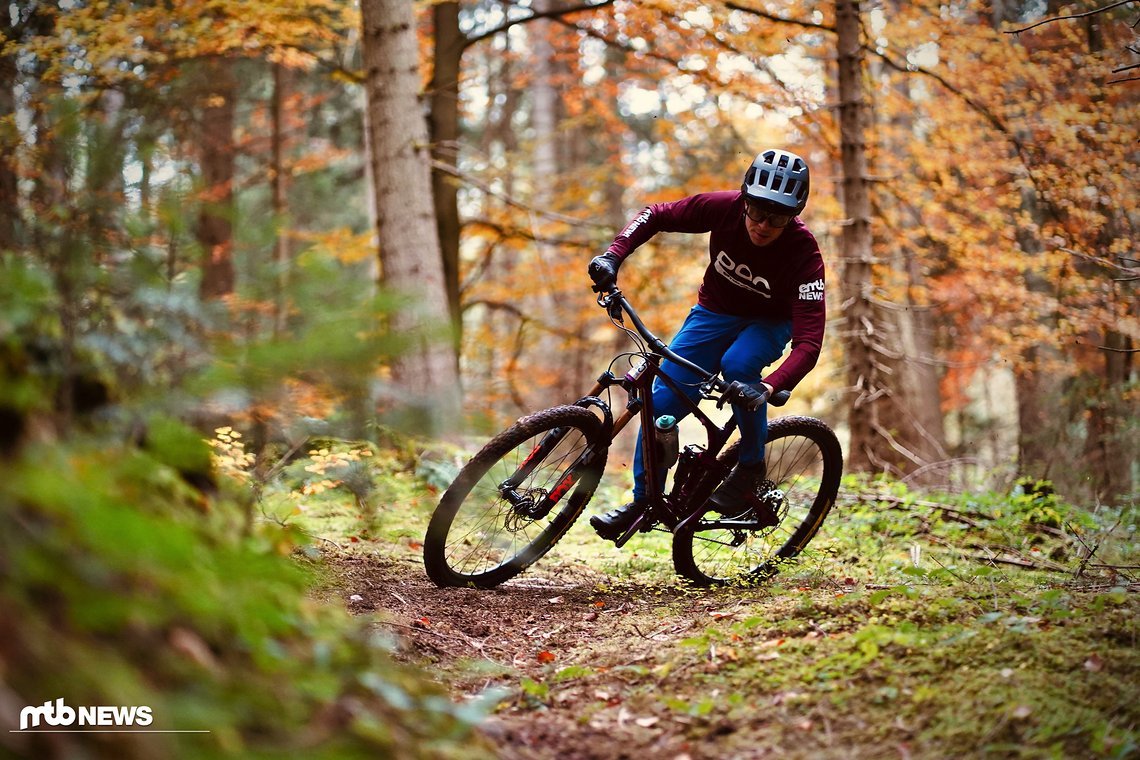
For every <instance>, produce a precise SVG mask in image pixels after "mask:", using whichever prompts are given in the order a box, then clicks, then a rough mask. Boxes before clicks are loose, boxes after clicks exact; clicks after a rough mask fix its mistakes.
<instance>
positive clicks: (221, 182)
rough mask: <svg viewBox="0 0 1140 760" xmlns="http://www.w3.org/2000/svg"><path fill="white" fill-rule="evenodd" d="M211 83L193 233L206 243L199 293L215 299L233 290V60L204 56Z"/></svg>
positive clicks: (200, 142) (204, 112)
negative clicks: (200, 190)
mask: <svg viewBox="0 0 1140 760" xmlns="http://www.w3.org/2000/svg"><path fill="white" fill-rule="evenodd" d="M203 75H204V77H205V81H207V82H209V83H210V88H209V90H208V94H207V96H206V104H205V106H204V107H203V110H202V131H201V133H200V135H199V138H198V145H199V146H200V148H201V150H202V159H201V160H202V185H203V188H202V190H203V199H202V207H201V209H200V211H199V212H198V224H197V227H196V228H195V236H196V237H197V239H198V244H199V245H200V246H201V248H202V281H201V283H199V287H198V290H199V293H200V294H201V296H202V298H204V299H215V298H219V297H221V296H224V295H227V294H229V293H232V292H233V291H234V284H235V279H236V277H235V274H234V259H233V253H234V252H233V248H234V239H233V224H232V222H231V214H232V212H233V184H234V156H235V154H236V150H235V146H234V107H235V104H236V100H237V79H236V78H235V77H234V72H233V63H232V62H231V61H228V60H226V59H224V58H214V59H211V60H209V61H207V62H206V64H205V71H204V72H203Z"/></svg>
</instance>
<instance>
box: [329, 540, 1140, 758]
mask: <svg viewBox="0 0 1140 760" xmlns="http://www.w3.org/2000/svg"><path fill="white" fill-rule="evenodd" d="M574 536H577V537H578V538H577V544H578V547H579V548H578V549H577V550H576V548H575V547H574V546H573V545H574V544H575V539H574V538H573V537H574ZM356 540H357V539H353V542H352V543H344V544H339V545H338V546H339V548H335V549H332V550H331V551H328V552H326V564H327V566H328V568H329V570H330V571H331V572H330V580H331V583H332V587H331V588H330V589H328V592H329V593H331V594H333V595H334V596H338V597H340V598H342V599H343V600H344V603H345V604H346V605H347V607H348V609H349V610H350V611H352V612H353V613H355V614H357V615H361V616H371V619H372V620H373V621H374V625H375V626H376V627H377V629H378V630H379V631H382V632H383V633H384V634H385V635H388V636H390V637H391V638H392V640H393V642H394V646H395V647H396V650H397V652H398V656H399V657H400V658H401V659H404V660H406V661H409V662H413V663H415V664H418V665H421V666H424V667H425V668H426V669H427V670H428V672H429V673H432V674H433V675H434V676H435V677H436V678H437V679H438V680H439V682H440V683H442V684H445V685H446V686H447V688H448V689H449V690H450V692H451V694H452V696H453V697H454V698H455V699H456V700H467V699H483V700H486V701H487V703H488V704H491V705H496V706H495V707H494V709H493V711H491V712H490V714H489V716H488V718H487V719H486V720H485V721H484V723H483V724H482V726H481V728H480V731H479V733H480V734H481V735H482V737H484V738H485V739H486V741H487V742H489V744H490V745H491V750H490V752H491V754H492V755H493V756H495V757H501V758H601V759H608V758H632V757H639V756H642V757H644V756H654V757H661V758H675V759H677V760H681V759H684V758H690V759H693V760H696V759H697V758H760V757H777V756H778V757H787V758H912V757H914V758H931V757H938V758H940V757H947V758H949V757H982V756H984V757H1131V756H1140V593H1137V592H1138V591H1140V584H1137V583H1135V582H1133V581H1132V579H1130V578H1124V579H1121V578H1119V577H1114V578H1107V579H1106V578H1100V579H1090V578H1087V577H1085V578H1082V579H1079V580H1078V579H1075V578H1072V577H1065V576H1054V582H1049V581H1048V580H1046V582H1041V580H1040V578H1037V577H1032V578H1031V577H1029V576H1026V575H1018V573H1019V572H1020V571H1014V576H1010V575H1007V574H1006V573H1004V572H1001V573H997V574H988V573H982V572H979V573H978V574H977V575H974V574H969V573H967V572H965V571H963V570H958V571H952V572H951V574H950V576H946V575H945V573H943V574H941V575H938V574H927V575H920V574H918V573H913V574H911V577H904V579H903V580H901V581H900V580H897V579H894V580H890V579H887V582H885V583H881V582H877V581H879V580H882V579H880V578H879V577H877V575H878V571H877V570H875V569H873V568H871V569H868V568H865V567H859V563H858V562H857V561H854V560H849V561H842V560H837V559H835V558H827V557H821V558H819V559H817V560H815V561H812V562H810V563H809V564H807V565H806V566H804V567H801V568H797V569H794V570H793V571H792V572H791V573H788V574H785V575H783V576H778V577H777V579H776V580H775V581H773V582H772V583H770V584H768V585H765V586H761V587H755V588H746V589H720V590H709V589H695V588H692V587H690V586H687V585H685V584H683V583H681V582H680V581H679V580H677V579H676V578H675V577H673V576H672V573H671V569H672V568H671V566H670V565H669V563H668V557H667V554H665V555H663V554H662V552H661V550H660V547H657V548H654V545H653V543H652V537H651V536H650V537H646V538H644V539H642V540H643V541H644V542H645V543H643V544H642V545H640V547H639V546H638V544H637V541H636V540H635V541H634V542H631V544H630V545H629V546H627V547H626V549H625V550H624V551H625V552H626V553H627V554H626V555H625V556H624V557H622V558H620V559H616V558H615V557H617V556H618V555H620V554H621V553H620V552H617V551H616V550H615V549H614V548H613V547H612V546H609V545H608V544H604V543H602V542H600V541H598V540H597V539H596V538H594V537H593V536H592V535H590V534H589V529H588V528H587V527H585V526H575V529H574V531H572V533H571V535H570V536H568V537H567V542H568V543H570V544H571V545H572V546H571V548H570V549H569V550H568V551H563V552H562V553H559V550H558V547H556V549H555V551H554V552H552V554H551V555H550V556H548V557H547V558H544V559H543V560H542V561H541V562H539V563H538V564H537V565H536V566H535V567H533V568H531V569H530V570H528V571H527V573H525V574H524V575H523V576H521V577H520V578H517V579H515V580H513V581H511V582H509V583H507V584H504V585H503V586H501V587H499V588H497V589H493V590H476V589H460V588H452V589H440V588H437V587H435V586H434V585H433V584H432V583H431V582H430V581H429V580H428V579H427V577H426V575H425V573H424V570H423V566H422V562H421V560H420V557H419V550H420V546H419V544H418V542H417V541H416V539H415V537H414V535H413V534H412V533H410V532H409V533H406V534H405V535H404V536H403V538H401V539H400V540H399V541H397V542H396V543H394V544H392V543H389V542H388V541H383V542H378V541H377V540H376V539H364V540H362V541H360V543H356ZM583 545H588V546H589V547H590V548H589V550H588V551H585V552H583V551H581V550H580V547H581V546H583ZM856 568H858V569H856ZM1015 576H1016V577H1015Z"/></svg>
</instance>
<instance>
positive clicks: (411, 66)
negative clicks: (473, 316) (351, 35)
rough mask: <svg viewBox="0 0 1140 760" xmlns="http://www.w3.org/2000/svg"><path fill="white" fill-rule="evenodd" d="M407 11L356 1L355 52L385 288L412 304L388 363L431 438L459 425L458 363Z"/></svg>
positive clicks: (401, 315)
mask: <svg viewBox="0 0 1140 760" xmlns="http://www.w3.org/2000/svg"><path fill="white" fill-rule="evenodd" d="M413 14H414V7H413V6H412V4H411V3H408V2H406V1H405V0H364V2H362V3H361V15H362V20H363V26H364V37H363V49H364V67H365V89H366V92H367V95H368V115H369V119H368V140H369V143H370V145H371V148H372V150H371V161H372V177H373V182H374V184H375V198H376V223H377V233H378V236H379V243H380V269H381V278H382V281H383V283H384V284H385V285H386V286H387V287H388V288H389V289H390V290H393V291H396V292H399V293H402V294H404V295H407V296H414V297H415V301H414V302H412V303H410V304H408V305H407V306H406V307H405V308H402V309H400V310H399V311H397V312H395V313H394V314H392V315H391V320H390V324H391V330H392V333H393V334H394V335H397V336H400V337H401V338H403V339H404V340H406V341H407V346H406V348H405V350H404V351H403V353H401V354H400V356H398V357H397V358H396V359H395V360H393V363H392V380H393V382H394V384H395V386H396V390H397V392H399V393H400V396H401V401H404V402H406V403H408V404H409V405H410V406H411V407H412V408H413V410H414V411H415V412H416V414H417V420H416V422H418V423H419V424H422V425H423V426H425V427H426V428H427V429H428V432H431V433H441V432H445V431H447V430H457V429H458V428H459V426H460V422H461V421H460V419H459V412H460V393H459V374H458V370H457V366H458V362H457V359H456V354H455V350H454V344H453V343H452V342H451V340H450V337H451V336H450V335H446V333H444V337H442V338H441V337H440V333H441V332H442V330H443V329H444V328H446V326H447V325H449V324H450V322H451V320H450V312H449V309H448V300H447V289H446V286H445V283H444V273H443V265H442V263H441V262H442V258H441V255H440V247H439V232H438V229H437V227H436V221H435V215H434V212H433V205H432V191H431V164H430V161H431V158H430V154H429V150H428V129H427V121H426V120H425V119H424V115H423V110H422V109H421V107H420V103H419V101H418V95H419V64H418V60H419V48H418V47H417V41H416V28H415V18H414V15H413Z"/></svg>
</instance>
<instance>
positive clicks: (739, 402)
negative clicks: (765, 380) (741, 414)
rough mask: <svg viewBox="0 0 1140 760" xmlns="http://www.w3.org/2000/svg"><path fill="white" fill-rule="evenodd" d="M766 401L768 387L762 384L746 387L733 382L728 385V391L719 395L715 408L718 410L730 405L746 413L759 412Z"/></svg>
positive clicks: (745, 384)
mask: <svg viewBox="0 0 1140 760" xmlns="http://www.w3.org/2000/svg"><path fill="white" fill-rule="evenodd" d="M767 400H768V387H767V386H766V385H764V384H762V383H761V384H757V385H748V384H747V383H742V382H740V381H739V380H733V381H732V383H730V384H729V386H728V390H726V391H725V392H724V394H723V395H721V397H720V399H719V400H718V401H717V402H716V408H717V409H720V408H721V407H722V406H724V405H725V404H732V405H733V406H739V407H740V408H741V409H743V410H744V411H746V412H757V411H760V407H762V406H764V402H765V401H767Z"/></svg>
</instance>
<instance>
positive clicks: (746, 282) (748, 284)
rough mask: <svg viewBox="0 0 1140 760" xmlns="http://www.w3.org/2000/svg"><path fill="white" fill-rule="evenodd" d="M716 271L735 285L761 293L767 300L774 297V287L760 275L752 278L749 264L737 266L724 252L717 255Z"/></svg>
mask: <svg viewBox="0 0 1140 760" xmlns="http://www.w3.org/2000/svg"><path fill="white" fill-rule="evenodd" d="M716 271H717V273H719V274H720V275H721V276H722V277H724V278H725V279H727V280H728V281H729V282H731V283H732V284H733V285H737V286H739V287H742V288H744V289H745V290H751V291H752V292H753V293H759V294H760V295H762V296H764V297H765V298H771V297H772V286H771V285H769V284H768V281H767V280H765V279H764V278H763V277H761V276H760V275H756V276H755V277H753V276H752V270H751V269H749V268H748V265H747V264H743V263H742V264H737V263H736V262H735V261H733V260H732V257H731V256H729V255H728V254H727V253H725V252H724V251H721V252H720V253H718V254H717V255H716Z"/></svg>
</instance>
